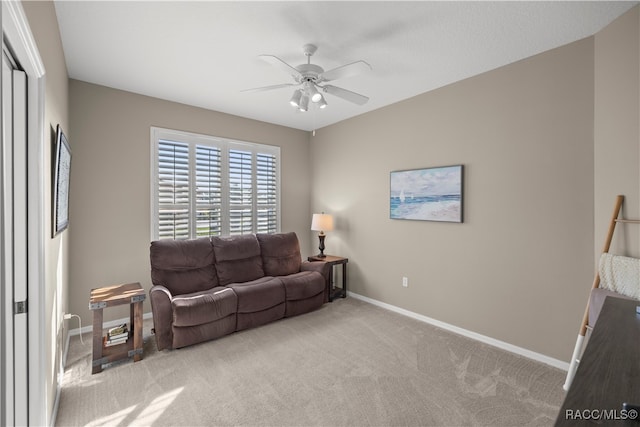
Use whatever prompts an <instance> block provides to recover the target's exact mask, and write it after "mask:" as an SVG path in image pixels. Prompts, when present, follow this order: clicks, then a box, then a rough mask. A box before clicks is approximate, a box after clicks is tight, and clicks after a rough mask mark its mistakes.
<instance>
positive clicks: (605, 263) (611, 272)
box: [598, 253, 640, 299]
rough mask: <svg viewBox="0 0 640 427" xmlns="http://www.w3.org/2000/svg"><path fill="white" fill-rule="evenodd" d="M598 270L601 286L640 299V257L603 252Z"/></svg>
mask: <svg viewBox="0 0 640 427" xmlns="http://www.w3.org/2000/svg"><path fill="white" fill-rule="evenodd" d="M598 271H599V273H600V287H601V288H603V289H608V290H610V291H613V292H617V293H619V294H622V295H626V296H628V297H631V298H635V299H640V259H638V258H629V257H624V256H620V255H611V254H608V253H603V254H602V256H600V264H599V266H598Z"/></svg>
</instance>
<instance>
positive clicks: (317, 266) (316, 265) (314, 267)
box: [300, 261, 333, 302]
mask: <svg viewBox="0 0 640 427" xmlns="http://www.w3.org/2000/svg"><path fill="white" fill-rule="evenodd" d="M332 268H333V267H332V266H331V264H329V263H326V262H324V261H311V262H310V261H303V262H302V264H300V271H317V272H318V273H320V274H322V277H324V283H325V287H324V302H329V289H330V288H331V284H330V283H329V278H330V273H331V269H332Z"/></svg>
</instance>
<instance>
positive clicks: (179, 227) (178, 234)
mask: <svg viewBox="0 0 640 427" xmlns="http://www.w3.org/2000/svg"><path fill="white" fill-rule="evenodd" d="M157 185H158V212H157V215H158V238H160V239H187V238H189V225H190V224H189V217H190V215H189V191H190V186H189V147H188V145H187V144H183V143H180V142H174V141H166V140H161V141H159V143H158V174H157Z"/></svg>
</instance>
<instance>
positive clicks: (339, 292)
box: [329, 287, 347, 301]
mask: <svg viewBox="0 0 640 427" xmlns="http://www.w3.org/2000/svg"><path fill="white" fill-rule="evenodd" d="M346 297H347V293H346V292H345V290H344V289H342V288H337V287H336V288H333V289H331V290H330V291H329V301H333V300H334V299H336V298H346Z"/></svg>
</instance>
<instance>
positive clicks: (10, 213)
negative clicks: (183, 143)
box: [0, 52, 29, 426]
mask: <svg viewBox="0 0 640 427" xmlns="http://www.w3.org/2000/svg"><path fill="white" fill-rule="evenodd" d="M26 100H27V86H26V75H25V74H24V73H23V72H22V71H18V70H15V69H14V66H13V62H12V61H11V60H10V58H9V57H8V56H7V54H6V52H3V55H2V149H1V151H0V165H1V167H2V172H1V173H0V197H1V201H0V203H1V208H0V235H1V242H2V243H1V244H0V253H1V255H0V269H1V277H2V290H1V295H2V309H1V310H2V311H1V312H0V324H1V325H2V328H1V329H2V334H1V335H2V338H0V346H1V348H0V354H1V356H0V357H1V359H0V371H1V373H0V386H1V388H2V396H3V397H2V399H1V400H2V401H1V402H0V405H1V408H2V413H1V414H0V416H1V419H0V424H2V425H18V426H23V425H25V426H26V425H28V422H29V419H28V413H29V412H28V409H29V402H28V397H29V390H28V379H29V377H28V360H29V358H28V356H29V354H28V346H27V342H28V323H27V305H26V303H27V131H26V129H27V118H26V114H27V108H26V107H27V104H26V102H27V101H26Z"/></svg>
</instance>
